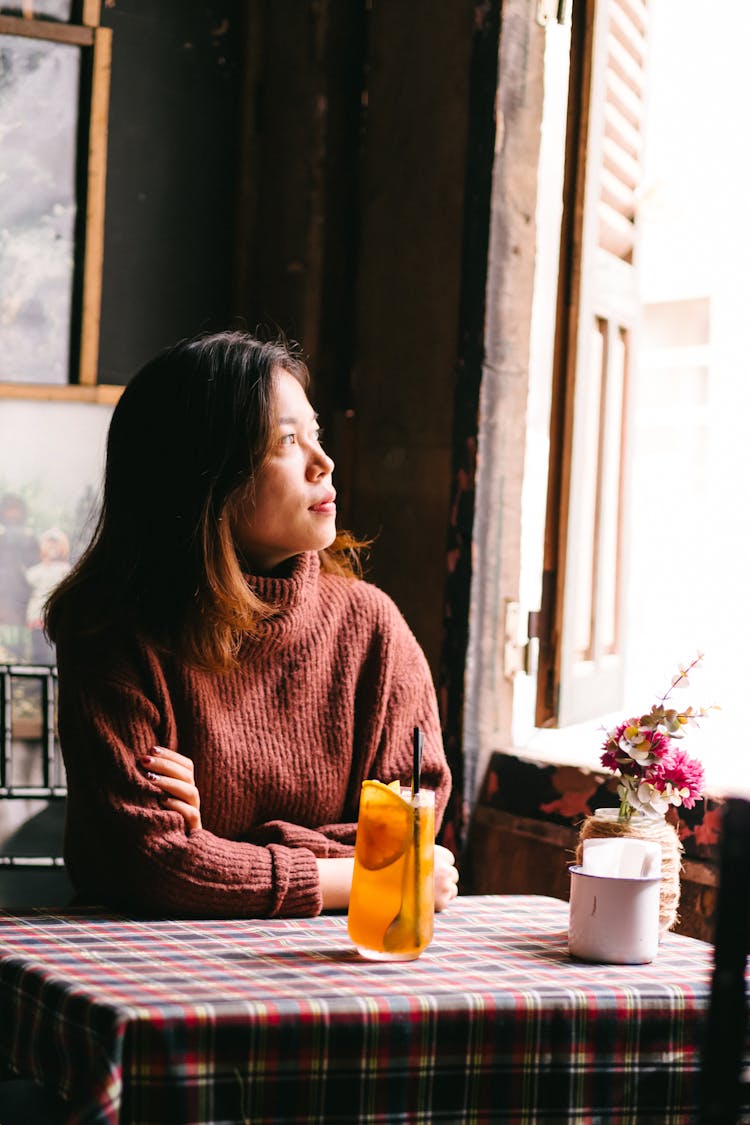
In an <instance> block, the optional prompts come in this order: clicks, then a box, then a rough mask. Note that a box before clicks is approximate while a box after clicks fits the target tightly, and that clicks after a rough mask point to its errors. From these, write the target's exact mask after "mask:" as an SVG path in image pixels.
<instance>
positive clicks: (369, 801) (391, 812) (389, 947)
mask: <svg viewBox="0 0 750 1125" xmlns="http://www.w3.org/2000/svg"><path fill="white" fill-rule="evenodd" d="M434 855H435V794H434V793H432V792H430V791H429V790H424V789H422V790H420V791H419V792H418V793H416V794H412V792H411V790H410V789H404V788H402V787H401V786H400V785H399V783H398V782H393V783H392V784H391V785H383V784H382V783H381V782H380V781H365V782H363V783H362V796H361V798H360V804H359V822H358V824H357V844H356V847H355V850H354V876H353V878H352V893H351V898H350V900H349V937H350V938H351V939H352V941H353V942H354V944H355V945H356V947H357V949H358V950H359V952H360V953H361V954H362V955H363V956H364V957H371V958H374V959H376V960H381V961H408V960H412V959H413V958H414V957H418V956H419V954H420V953H421V952H422V950H423V949H424V948H425V946H427V945H429V943H430V941H431V940H432V924H433V917H434V912H435V889H434Z"/></svg>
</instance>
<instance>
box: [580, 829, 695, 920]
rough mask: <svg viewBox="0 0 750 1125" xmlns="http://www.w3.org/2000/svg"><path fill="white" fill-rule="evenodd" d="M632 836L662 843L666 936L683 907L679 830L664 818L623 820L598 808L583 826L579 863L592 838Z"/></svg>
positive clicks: (662, 911)
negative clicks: (681, 898) (586, 842)
mask: <svg viewBox="0 0 750 1125" xmlns="http://www.w3.org/2000/svg"><path fill="white" fill-rule="evenodd" d="M616 836H631V837H634V838H636V839H640V840H652V841H654V842H658V843H659V844H661V856H662V858H661V872H662V875H661V893H660V898H659V930H660V933H662V934H664V933H666V932H667V930H671V929H672V927H673V926H674V925H675V923H676V922H677V908H678V907H679V904H680V870H681V867H682V851H683V847H682V841H681V840H680V837H679V836H678V835H677V829H676V828H675V827H674V825H672V824H670V823H669V822H668V821H667V820H665V819H664V817H652V816H646V815H645V814H644V813H641V812H637V811H634V812H633V813H632V815H631V816H629V817H621V816H620V815H619V810H618V809H596V810H595V812H594V815H593V816H589V817H587V818H586V819H585V820H584V822H583V824H582V825H581V829H580V833H579V840H580V843H579V844H578V850H577V852H576V863H578V864H580V863H581V862H582V860H583V841H584V840H588V839H589V838H590V837H598V838H602V837H616Z"/></svg>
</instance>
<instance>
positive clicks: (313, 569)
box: [246, 551, 320, 645]
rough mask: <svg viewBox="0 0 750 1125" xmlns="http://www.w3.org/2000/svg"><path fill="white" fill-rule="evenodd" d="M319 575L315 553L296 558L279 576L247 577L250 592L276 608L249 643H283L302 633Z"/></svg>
mask: <svg viewBox="0 0 750 1125" xmlns="http://www.w3.org/2000/svg"><path fill="white" fill-rule="evenodd" d="M319 574H320V559H319V558H318V555H317V552H315V551H305V552H304V553H303V554H301V555H295V557H294V558H293V559H291V560H290V562H289V564H287V566H286V567H285V568H284V571H283V572H282V573H281V574H273V575H261V574H246V578H247V584H248V586H249V587H250V589H251V590H252V592H253V593H254V594H256V595H257V596H258V597H259V598H261V599H262V600H263V601H264V602H266V604H267V605H271V606H275V607H276V612H275V613H274V615H273V616H272V617H269V618H267V619H266V620H265V621H261V622H260V625H259V627H258V632H257V633H256V634H255V635H254V637H253V638H252V640H251V641H250V643H251V644H252V643H255V644H260V645H267V644H269V643H276V644H279V643H280V644H284V643H286V642H287V641H290V640H292V639H293V638H294V637H296V636H297V635H298V634H299V633H300V632H301V630H302V629H303V628H304V626H305V623H306V622H307V621H308V620H309V619H310V611H311V608H312V604H313V602H314V600H315V598H316V597H317V590H318V575H319Z"/></svg>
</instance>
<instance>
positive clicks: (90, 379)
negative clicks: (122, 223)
mask: <svg viewBox="0 0 750 1125" xmlns="http://www.w3.org/2000/svg"><path fill="white" fill-rule="evenodd" d="M111 69H112V31H111V29H110V28H108V27H100V28H98V29H97V30H96V32H95V37H94V59H93V70H92V78H91V117H90V122H89V146H88V186H87V191H86V242H85V247H84V259H83V301H82V318H81V360H80V365H79V369H78V381H79V383H80V384H82V385H83V386H86V385H90V384H94V383H96V382H97V378H98V365H99V326H100V321H101V301H102V263H103V261H104V195H105V185H106V177H107V120H108V115H109V79H110V73H111Z"/></svg>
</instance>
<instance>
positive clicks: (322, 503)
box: [310, 492, 336, 516]
mask: <svg viewBox="0 0 750 1125" xmlns="http://www.w3.org/2000/svg"><path fill="white" fill-rule="evenodd" d="M310 511H311V512H318V513H320V515H323V516H335V515H336V493H335V492H334V493H333V494H332V495H331V496H326V497H324V499H323V500H319V501H318V503H317V504H313V505H312V506H311V507H310Z"/></svg>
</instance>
